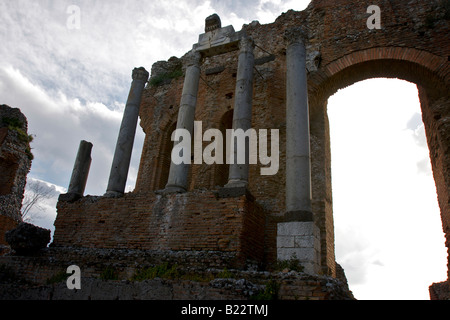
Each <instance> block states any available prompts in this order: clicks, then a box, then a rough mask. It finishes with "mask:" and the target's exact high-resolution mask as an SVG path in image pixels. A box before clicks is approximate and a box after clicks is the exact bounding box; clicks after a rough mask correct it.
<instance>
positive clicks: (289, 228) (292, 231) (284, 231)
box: [278, 222, 320, 237]
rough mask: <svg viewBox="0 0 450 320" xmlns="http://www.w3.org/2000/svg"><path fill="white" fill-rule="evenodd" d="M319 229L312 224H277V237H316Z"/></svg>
mask: <svg viewBox="0 0 450 320" xmlns="http://www.w3.org/2000/svg"><path fill="white" fill-rule="evenodd" d="M318 232H320V231H319V229H318V228H317V227H316V225H315V224H314V222H282V223H279V224H278V235H279V236H310V235H314V236H316V237H317V235H318Z"/></svg>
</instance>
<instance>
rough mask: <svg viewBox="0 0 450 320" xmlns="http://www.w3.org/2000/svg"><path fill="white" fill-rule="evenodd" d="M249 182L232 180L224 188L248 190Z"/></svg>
mask: <svg viewBox="0 0 450 320" xmlns="http://www.w3.org/2000/svg"><path fill="white" fill-rule="evenodd" d="M247 186H248V181H245V180H230V181H228V183H227V184H226V185H224V188H247Z"/></svg>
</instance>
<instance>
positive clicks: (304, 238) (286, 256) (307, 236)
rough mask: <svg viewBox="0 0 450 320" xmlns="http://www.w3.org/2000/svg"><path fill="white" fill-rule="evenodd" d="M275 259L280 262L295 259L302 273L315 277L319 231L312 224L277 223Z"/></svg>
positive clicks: (318, 266)
mask: <svg viewBox="0 0 450 320" xmlns="http://www.w3.org/2000/svg"><path fill="white" fill-rule="evenodd" d="M277 228H278V230H277V231H278V233H277V258H278V260H281V261H286V260H291V259H297V260H299V262H300V264H301V265H302V266H303V267H304V270H303V272H305V273H307V274H311V275H317V274H319V273H320V271H321V266H320V265H321V264H320V229H319V228H318V227H317V226H316V225H315V223H314V222H312V221H310V222H299V221H293V222H282V223H278V227H277Z"/></svg>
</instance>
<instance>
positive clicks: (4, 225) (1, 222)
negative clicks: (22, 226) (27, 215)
mask: <svg viewBox="0 0 450 320" xmlns="http://www.w3.org/2000/svg"><path fill="white" fill-rule="evenodd" d="M18 224H19V222H17V221H16V220H14V219H11V218H9V217H6V216H3V215H0V245H8V243H7V242H6V240H5V233H6V232H7V231H10V230H12V229H15V228H16V227H17V226H18Z"/></svg>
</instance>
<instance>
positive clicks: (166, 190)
mask: <svg viewBox="0 0 450 320" xmlns="http://www.w3.org/2000/svg"><path fill="white" fill-rule="evenodd" d="M186 192H187V190H186V189H185V188H183V187H180V186H176V185H167V186H166V187H165V188H164V189H163V190H161V191H158V193H161V194H172V193H186Z"/></svg>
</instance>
